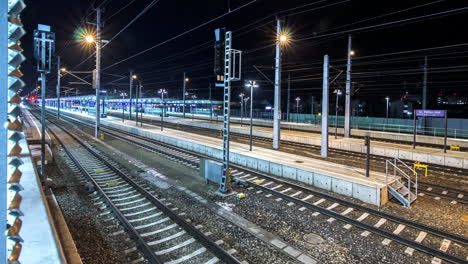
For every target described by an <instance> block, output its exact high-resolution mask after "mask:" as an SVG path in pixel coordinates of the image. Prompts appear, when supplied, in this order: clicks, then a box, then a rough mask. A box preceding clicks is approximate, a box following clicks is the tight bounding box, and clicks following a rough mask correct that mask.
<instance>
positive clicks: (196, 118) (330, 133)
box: [109, 113, 468, 152]
mask: <svg viewBox="0 0 468 264" xmlns="http://www.w3.org/2000/svg"><path fill="white" fill-rule="evenodd" d="M109 116H113V117H117V118H121V117H122V115H121V114H120V113H119V114H117V113H110V114H109ZM172 117H176V118H177V117H179V118H180V117H181V116H172ZM139 118H140V117H139ZM186 118H192V117H190V116H188V117H186ZM192 119H195V120H203V121H210V119H208V118H199V117H193V118H192ZM143 120H146V122H147V123H149V122H148V120H149V121H151V119H148V118H143ZM248 120H249V119H248V118H245V119H244V121H243V123H242V124H243V125H245V126H248V125H249V124H248V122H249V121H248ZM212 121H215V122H222V120H220V119H213V120H212ZM152 122H153V123H154V124H157V123H158V122H159V121H152ZM164 123H165V124H166V122H164ZM231 123H235V124H241V122H239V121H233V120H231ZM311 125H316V124H311ZM255 126H257V127H265V128H271V126H265V125H259V124H256V125H255ZM282 129H284V130H293V131H298V132H306V133H316V134H319V133H320V132H319V131H311V130H306V129H297V128H295V129H291V128H282ZM330 131H331V129H330ZM374 132H386V131H379V130H375V131H374ZM389 133H392V132H389ZM329 135H331V136H332V135H334V132H329ZM337 135H338V136H340V137H342V136H344V135H343V134H342V133H338V134H337ZM402 135H405V134H404V133H402ZM406 135H408V134H406ZM418 135H419V134H418ZM351 138H358V139H364V137H361V136H352V135H351ZM371 140H373V141H379V142H387V143H396V144H403V145H411V144H412V142H408V141H401V140H393V139H384V138H371ZM417 145H418V146H420V147H429V148H439V149H442V148H443V145H441V144H431V143H424V142H418V143H417ZM461 151H463V152H467V151H468V149H463V150H461Z"/></svg>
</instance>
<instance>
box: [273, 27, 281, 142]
mask: <svg viewBox="0 0 468 264" xmlns="http://www.w3.org/2000/svg"><path fill="white" fill-rule="evenodd" d="M280 35H281V21H280V20H279V19H276V58H275V106H274V107H275V108H274V116H273V149H279V148H280V138H281V135H280V133H281V131H280V130H281V128H280V126H281V123H280V122H281V43H280Z"/></svg>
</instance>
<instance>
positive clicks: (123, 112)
mask: <svg viewBox="0 0 468 264" xmlns="http://www.w3.org/2000/svg"><path fill="white" fill-rule="evenodd" d="M124 101H125V94H124V93H122V123H124V122H125V102H124Z"/></svg>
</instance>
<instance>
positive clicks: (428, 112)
mask: <svg viewBox="0 0 468 264" xmlns="http://www.w3.org/2000/svg"><path fill="white" fill-rule="evenodd" d="M445 111H446V110H423V109H417V110H416V116H427V117H445Z"/></svg>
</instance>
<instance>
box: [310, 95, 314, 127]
mask: <svg viewBox="0 0 468 264" xmlns="http://www.w3.org/2000/svg"><path fill="white" fill-rule="evenodd" d="M314 104H315V96H312V98H311V102H310V123H311V124H312V118H314V121H315V116H314ZM314 123H315V122H314Z"/></svg>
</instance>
